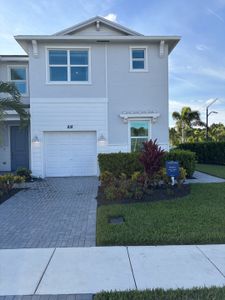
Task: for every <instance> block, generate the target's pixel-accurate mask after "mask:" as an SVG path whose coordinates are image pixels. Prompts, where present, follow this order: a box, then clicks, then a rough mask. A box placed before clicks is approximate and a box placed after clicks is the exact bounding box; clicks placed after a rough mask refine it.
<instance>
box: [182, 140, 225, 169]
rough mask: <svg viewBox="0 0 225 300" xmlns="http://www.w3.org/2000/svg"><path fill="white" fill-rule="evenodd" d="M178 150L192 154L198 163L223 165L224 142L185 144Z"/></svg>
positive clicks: (224, 163)
mask: <svg viewBox="0 0 225 300" xmlns="http://www.w3.org/2000/svg"><path fill="white" fill-rule="evenodd" d="M178 148H179V149H182V150H189V151H192V152H194V153H195V154H196V159H197V161H198V162H199V163H205V164H218V165H225V142H205V143H186V144H180V145H179V146H178Z"/></svg>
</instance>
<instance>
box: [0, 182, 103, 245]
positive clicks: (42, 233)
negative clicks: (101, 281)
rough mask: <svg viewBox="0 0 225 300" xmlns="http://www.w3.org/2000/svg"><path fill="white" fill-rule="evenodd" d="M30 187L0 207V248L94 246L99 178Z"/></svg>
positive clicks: (32, 185) (31, 185)
mask: <svg viewBox="0 0 225 300" xmlns="http://www.w3.org/2000/svg"><path fill="white" fill-rule="evenodd" d="M29 185H30V188H29V189H27V190H22V191H21V192H19V193H17V194H16V195H14V196H13V197H11V198H10V199H9V200H7V201H6V202H4V203H3V204H2V205H0V249H3V248H49V247H50V248H51V247H52V248H55V247H84V246H95V232H96V206H97V205H96V200H95V197H96V193H97V186H98V179H97V177H68V178H48V179H46V180H43V181H40V182H34V183H31V184H29Z"/></svg>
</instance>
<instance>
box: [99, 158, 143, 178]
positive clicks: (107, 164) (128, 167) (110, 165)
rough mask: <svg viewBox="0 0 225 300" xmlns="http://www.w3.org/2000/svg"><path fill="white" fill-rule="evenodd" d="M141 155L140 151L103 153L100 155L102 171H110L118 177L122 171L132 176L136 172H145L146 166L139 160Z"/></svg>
mask: <svg viewBox="0 0 225 300" xmlns="http://www.w3.org/2000/svg"><path fill="white" fill-rule="evenodd" d="M139 156H140V153H139V152H133V153H122V152H119V153H107V154H105V153H104V154H103V153H101V154H99V155H98V162H99V168H100V172H101V173H103V172H105V171H109V172H111V173H113V175H114V176H117V177H118V176H119V175H120V174H121V173H124V174H126V175H127V176H131V174H133V173H134V172H137V171H140V172H143V171H144V168H143V166H142V164H141V163H140V161H139Z"/></svg>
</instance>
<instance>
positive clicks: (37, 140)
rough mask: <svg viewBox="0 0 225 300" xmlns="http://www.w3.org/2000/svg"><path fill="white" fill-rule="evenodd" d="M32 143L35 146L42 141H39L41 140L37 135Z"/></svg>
mask: <svg viewBox="0 0 225 300" xmlns="http://www.w3.org/2000/svg"><path fill="white" fill-rule="evenodd" d="M32 143H35V144H38V143H40V140H39V138H38V136H37V135H35V136H34V137H33V139H32Z"/></svg>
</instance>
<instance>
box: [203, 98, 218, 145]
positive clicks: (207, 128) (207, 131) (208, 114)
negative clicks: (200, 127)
mask: <svg viewBox="0 0 225 300" xmlns="http://www.w3.org/2000/svg"><path fill="white" fill-rule="evenodd" d="M217 100H218V98H215V99H214V100H213V101H212V102H211V103H209V104H208V105H207V106H206V141H208V138H209V125H208V124H209V116H210V115H211V114H218V112H217V111H211V112H209V107H210V106H211V105H212V104H214V103H215V102H216V101H217Z"/></svg>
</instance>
